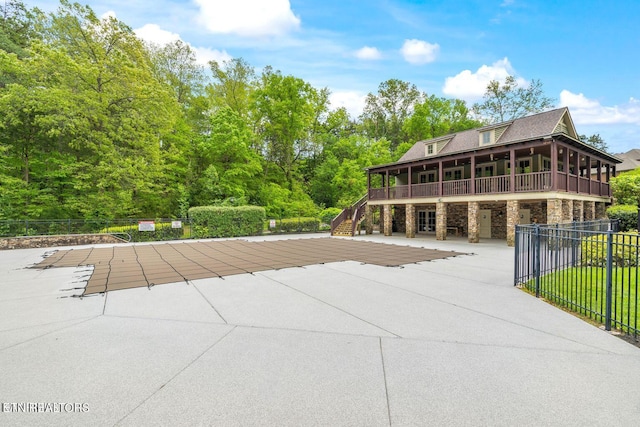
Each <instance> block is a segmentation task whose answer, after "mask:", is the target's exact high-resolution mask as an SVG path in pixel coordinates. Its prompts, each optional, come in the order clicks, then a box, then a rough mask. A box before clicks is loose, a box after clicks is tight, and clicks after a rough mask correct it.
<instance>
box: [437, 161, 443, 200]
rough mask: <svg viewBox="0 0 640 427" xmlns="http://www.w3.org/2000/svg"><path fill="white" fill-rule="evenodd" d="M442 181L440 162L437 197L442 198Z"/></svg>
mask: <svg viewBox="0 0 640 427" xmlns="http://www.w3.org/2000/svg"><path fill="white" fill-rule="evenodd" d="M443 180H444V172H442V160H440V161H439V162H438V196H442V195H443V194H442V181H443Z"/></svg>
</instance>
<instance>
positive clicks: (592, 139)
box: [578, 133, 609, 153]
mask: <svg viewBox="0 0 640 427" xmlns="http://www.w3.org/2000/svg"><path fill="white" fill-rule="evenodd" d="M578 138H579V139H580V141H582V142H584V143H585V144H588V145H590V146H592V147H593V148H597V149H598V150H600V151H604V152H605V153H608V152H609V144H607V143H606V142H605V141H604V139H602V137H601V136H600V134H599V133H594V134H593V135H590V136H587V135H580V136H579V137H578Z"/></svg>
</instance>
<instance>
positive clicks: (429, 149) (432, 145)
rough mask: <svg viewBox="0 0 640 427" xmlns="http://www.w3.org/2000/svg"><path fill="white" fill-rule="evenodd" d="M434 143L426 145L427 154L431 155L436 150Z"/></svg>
mask: <svg viewBox="0 0 640 427" xmlns="http://www.w3.org/2000/svg"><path fill="white" fill-rule="evenodd" d="M435 145H436V144H429V145H427V156H431V155H432V154H435V152H436V147H435Z"/></svg>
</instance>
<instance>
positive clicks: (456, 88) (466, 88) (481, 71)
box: [442, 58, 527, 103]
mask: <svg viewBox="0 0 640 427" xmlns="http://www.w3.org/2000/svg"><path fill="white" fill-rule="evenodd" d="M514 74H515V70H514V69H513V67H512V66H511V63H510V62H509V59H508V58H503V59H501V60H499V61H496V62H494V63H493V64H491V65H483V66H481V67H480V68H478V70H477V71H476V72H475V73H472V72H471V70H464V71H461V72H460V73H458V74H457V75H455V76H453V77H447V78H446V79H445V81H444V86H443V87H442V93H444V94H445V95H448V96H452V97H454V98H458V99H463V100H465V101H467V102H470V103H471V102H475V101H477V100H479V99H481V98H482V97H483V95H484V93H485V91H486V89H487V85H488V84H489V82H490V81H491V80H497V81H499V82H503V81H504V80H505V79H506V78H507V76H513V75H514ZM516 81H517V82H518V84H519V85H521V86H527V81H526V80H524V79H523V78H521V77H518V78H516Z"/></svg>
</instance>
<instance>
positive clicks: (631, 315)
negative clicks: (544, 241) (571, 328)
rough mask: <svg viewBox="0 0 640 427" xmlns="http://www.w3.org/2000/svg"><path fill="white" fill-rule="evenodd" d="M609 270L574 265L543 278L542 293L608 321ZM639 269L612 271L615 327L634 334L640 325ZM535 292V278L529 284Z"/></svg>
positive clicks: (598, 318) (612, 308)
mask: <svg viewBox="0 0 640 427" xmlns="http://www.w3.org/2000/svg"><path fill="white" fill-rule="evenodd" d="M606 278H607V276H606V269H605V268H599V267H573V268H567V269H565V270H561V271H556V272H553V273H550V274H547V275H544V276H541V277H540V295H541V296H542V297H544V298H545V299H547V300H549V301H551V302H553V303H555V304H558V305H561V306H564V307H566V308H568V309H569V310H571V311H574V312H576V313H579V314H581V315H583V316H586V317H588V318H590V319H593V320H595V321H597V322H601V323H604V321H605V313H606ZM639 280H640V277H638V268H637V267H617V268H614V269H613V270H612V297H613V298H612V307H611V316H612V327H614V328H616V329H621V330H623V331H625V332H629V333H634V329H635V330H638V329H639V328H640V322H639V320H640V319H639V317H640V316H639V313H638V312H639V311H640V307H639V304H638V299H637V296H638V287H639V286H640V283H638V281H639ZM526 288H527V289H528V290H529V291H532V292H535V281H534V280H530V281H529V282H527V283H526Z"/></svg>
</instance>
